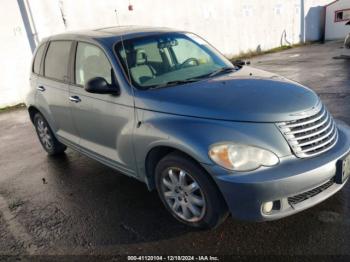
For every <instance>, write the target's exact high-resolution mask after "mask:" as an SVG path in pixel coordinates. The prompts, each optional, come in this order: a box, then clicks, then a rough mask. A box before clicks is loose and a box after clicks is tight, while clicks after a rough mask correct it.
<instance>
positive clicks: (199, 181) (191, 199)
mask: <svg viewBox="0 0 350 262" xmlns="http://www.w3.org/2000/svg"><path fill="white" fill-rule="evenodd" d="M155 175H156V186H157V190H158V193H159V196H160V198H161V200H162V202H163V203H164V205H165V207H166V208H167V210H168V211H169V212H170V213H171V214H172V215H173V216H174V217H175V218H176V219H177V220H179V221H180V222H182V223H184V224H186V225H189V226H192V227H197V228H215V227H217V226H218V225H219V224H221V223H222V222H223V220H224V219H225V218H226V217H227V215H228V211H227V207H226V204H225V201H224V199H223V197H222V196H221V194H220V192H219V191H218V189H217V187H216V185H215V184H214V182H213V181H212V180H211V179H210V177H209V175H208V174H207V173H206V172H205V171H204V170H203V169H202V168H201V167H200V166H199V165H198V164H197V163H196V162H194V161H193V160H191V159H190V158H188V157H186V156H183V155H182V154H179V153H171V154H169V155H167V156H165V157H164V158H163V159H162V160H161V161H160V162H159V163H158V165H157V167H156V174H155Z"/></svg>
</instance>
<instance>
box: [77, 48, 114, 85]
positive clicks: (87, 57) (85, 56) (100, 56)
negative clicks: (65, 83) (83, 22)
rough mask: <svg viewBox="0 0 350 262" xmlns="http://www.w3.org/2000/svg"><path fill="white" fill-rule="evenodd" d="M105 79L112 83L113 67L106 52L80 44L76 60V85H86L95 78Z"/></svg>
mask: <svg viewBox="0 0 350 262" xmlns="http://www.w3.org/2000/svg"><path fill="white" fill-rule="evenodd" d="M98 76H99V77H103V78H104V79H106V81H107V82H108V83H109V84H111V83H112V66H111V64H110V63H109V61H108V59H107V57H106V55H105V54H104V52H103V51H102V50H101V49H100V48H99V47H97V46H94V45H91V44H87V43H81V42H80V43H78V48H77V54H76V58H75V83H76V84H78V85H85V83H86V82H87V81H89V80H90V79H91V78H94V77H98Z"/></svg>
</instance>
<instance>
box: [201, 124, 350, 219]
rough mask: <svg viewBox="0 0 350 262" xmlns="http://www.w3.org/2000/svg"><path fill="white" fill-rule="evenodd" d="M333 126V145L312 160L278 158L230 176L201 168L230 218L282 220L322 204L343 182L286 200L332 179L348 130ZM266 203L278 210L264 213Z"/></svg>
mask: <svg viewBox="0 0 350 262" xmlns="http://www.w3.org/2000/svg"><path fill="white" fill-rule="evenodd" d="M337 127H338V134H339V137H338V142H337V144H336V145H335V146H334V147H333V148H332V149H330V150H329V151H327V152H325V153H323V154H321V155H319V156H316V157H313V158H305V159H300V158H296V157H295V156H289V157H285V158H281V159H280V164H279V165H278V166H276V167H270V168H267V167H266V168H259V169H258V170H255V171H253V172H236V173H234V174H232V173H229V172H228V171H227V170H224V169H223V168H221V167H219V166H217V165H204V167H205V168H206V170H207V171H208V172H209V173H210V174H211V175H212V176H213V178H214V180H215V181H216V183H217V185H218V187H219V189H220V191H221V192H222V194H223V196H224V198H225V200H226V203H227V205H228V207H229V209H230V212H231V214H232V216H233V217H234V218H237V219H242V220H251V221H266V220H275V219H279V218H282V217H286V216H289V215H292V214H295V213H297V212H300V211H302V210H305V209H307V208H310V207H312V206H314V205H316V204H318V203H320V202H322V201H324V200H325V199H327V198H329V197H330V196H332V195H333V194H335V193H336V192H337V191H339V190H340V189H341V188H342V187H343V186H344V185H345V183H346V182H347V181H345V183H343V184H337V183H333V184H331V186H329V187H327V188H326V189H324V190H322V191H321V192H319V193H317V194H316V195H313V196H312V197H310V198H308V199H306V200H304V201H301V202H299V203H297V204H290V203H289V201H288V198H289V197H294V196H296V195H299V194H302V193H305V192H308V191H310V190H312V189H315V188H318V187H319V186H321V185H324V184H325V183H327V182H329V181H330V180H332V179H333V178H334V177H335V175H336V163H337V161H338V160H340V159H341V158H343V157H344V156H346V155H347V154H349V152H350V128H349V127H348V126H347V125H346V124H345V123H343V122H340V121H337ZM268 201H280V202H279V203H280V205H279V210H273V211H272V212H271V213H270V214H268V215H266V214H264V213H263V212H262V209H261V206H262V204H263V203H264V202H268Z"/></svg>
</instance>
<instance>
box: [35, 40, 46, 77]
mask: <svg viewBox="0 0 350 262" xmlns="http://www.w3.org/2000/svg"><path fill="white" fill-rule="evenodd" d="M44 50H45V44H42V45H41V46H39V48H38V51H37V52H36V54H35V57H34V62H33V72H34V73H36V74H40V65H41V60H42V58H43V54H44Z"/></svg>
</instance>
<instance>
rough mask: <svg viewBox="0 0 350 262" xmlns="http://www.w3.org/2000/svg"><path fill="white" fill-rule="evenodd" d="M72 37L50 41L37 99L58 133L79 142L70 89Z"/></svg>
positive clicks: (57, 134) (64, 139) (58, 135)
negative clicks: (71, 105)
mask: <svg viewBox="0 0 350 262" xmlns="http://www.w3.org/2000/svg"><path fill="white" fill-rule="evenodd" d="M72 44H73V42H72V41H66V40H55V41H50V43H49V45H48V48H47V50H46V56H45V58H44V61H43V75H42V76H39V77H38V79H37V83H36V85H37V90H38V94H37V96H36V100H37V101H36V103H37V104H38V105H39V107H40V108H39V110H40V111H41V112H42V113H43V114H44V116H45V118H46V119H47V120H48V122H49V124H50V126H51V128H52V129H53V131H54V132H55V134H56V137H57V138H58V139H59V140H61V141H63V142H66V143H67V141H68V142H72V143H74V144H78V143H79V137H78V134H77V132H76V128H75V126H74V123H73V120H72V115H71V110H70V104H69V93H68V82H69V77H68V70H69V69H68V67H69V58H70V55H71V52H72Z"/></svg>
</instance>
